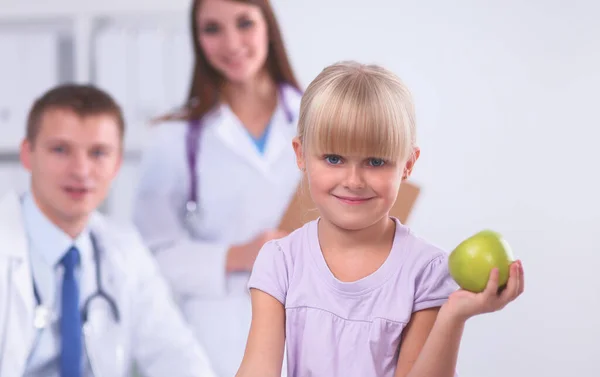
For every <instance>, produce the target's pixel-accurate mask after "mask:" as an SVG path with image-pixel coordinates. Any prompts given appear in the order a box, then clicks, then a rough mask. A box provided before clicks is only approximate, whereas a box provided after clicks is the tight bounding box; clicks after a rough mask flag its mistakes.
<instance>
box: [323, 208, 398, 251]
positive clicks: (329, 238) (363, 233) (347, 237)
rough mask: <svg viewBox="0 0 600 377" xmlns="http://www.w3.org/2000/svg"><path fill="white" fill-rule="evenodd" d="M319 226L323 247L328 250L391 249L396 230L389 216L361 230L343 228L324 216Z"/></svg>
mask: <svg viewBox="0 0 600 377" xmlns="http://www.w3.org/2000/svg"><path fill="white" fill-rule="evenodd" d="M318 226H319V243H320V245H321V249H322V250H323V251H328V252H337V251H342V252H343V251H352V250H356V251H358V250H365V249H367V250H374V249H379V247H383V248H385V249H389V247H391V244H392V242H393V240H394V233H395V231H396V224H395V222H394V220H392V219H391V218H389V217H388V216H385V217H383V218H382V219H381V220H379V221H377V222H376V223H375V224H373V225H371V226H369V227H367V228H364V229H360V230H348V229H343V228H341V227H339V226H337V225H335V224H333V223H332V222H330V221H328V220H326V219H324V218H321V220H320V221H319V225H318Z"/></svg>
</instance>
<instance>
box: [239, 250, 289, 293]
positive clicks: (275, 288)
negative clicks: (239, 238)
mask: <svg viewBox="0 0 600 377" xmlns="http://www.w3.org/2000/svg"><path fill="white" fill-rule="evenodd" d="M288 285H289V266H288V263H286V258H285V254H284V251H283V248H282V247H281V245H280V243H279V242H278V241H277V240H273V241H269V242H267V243H265V244H264V246H263V247H262V248H261V250H260V251H259V253H258V255H257V257H256V261H255V262H254V266H253V268H252V274H251V276H250V280H249V281H248V289H252V288H254V289H259V290H261V291H263V292H265V293H267V294H269V295H271V296H273V297H274V298H275V299H277V301H279V302H281V304H283V305H285V297H286V294H287V290H288Z"/></svg>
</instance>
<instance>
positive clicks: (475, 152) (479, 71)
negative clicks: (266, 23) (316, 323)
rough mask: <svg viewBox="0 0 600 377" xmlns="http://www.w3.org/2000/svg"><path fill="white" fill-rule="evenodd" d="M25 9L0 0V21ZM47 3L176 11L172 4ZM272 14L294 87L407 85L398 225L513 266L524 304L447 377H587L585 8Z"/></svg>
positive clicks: (591, 243) (596, 326) (318, 2)
mask: <svg viewBox="0 0 600 377" xmlns="http://www.w3.org/2000/svg"><path fill="white" fill-rule="evenodd" d="M29 2H31V3H33V1H32V0H29ZM17 3H19V4H20V5H19V6H18V9H19V10H14V9H17V8H15V7H14V4H17ZM26 3H27V1H25V0H21V1H18V2H17V0H13V1H8V2H7V0H0V14H2V12H6V13H10V12H11V11H10V10H8V11H7V9H10V7H8V5H9V4H12V6H13V8H12V9H13V10H12V12H13V13H19V12H22V11H23V9H24V7H26V5H24V4H26ZM39 3H41V2H39ZM56 3H61V2H59V1H54V2H53V4H56ZM62 3H64V4H69V6H70V7H74V8H75V9H80V10H84V11H85V10H89V9H91V8H93V7H96V8H101V9H102V10H111V9H121V10H123V9H125V8H130V9H134V8H135V7H138V6H139V7H141V8H143V9H146V10H152V9H156V8H161V7H164V8H169V9H171V8H172V9H180V10H182V11H185V10H186V9H187V1H181V0H178V1H174V0H163V1H159V0H153V1H150V2H148V1H147V0H137V1H136V2H134V1H133V0H130V1H129V2H126V1H125V0H123V2H122V3H121V5H116V4H118V3H117V2H116V1H112V0H111V1H105V2H103V3H102V4H96V3H97V2H92V1H89V2H84V1H81V0H79V1H77V0H71V1H67V0H62ZM273 3H274V6H275V7H276V10H277V13H278V15H279V17H280V23H281V26H282V29H283V31H284V34H285V37H286V41H287V45H288V48H289V51H290V54H291V57H292V61H293V64H294V66H295V68H296V71H297V73H298V76H299V77H300V79H301V81H302V83H303V84H304V85H306V84H308V82H309V81H310V80H311V79H312V78H313V77H314V76H315V75H316V74H317V73H318V72H319V71H320V70H321V69H322V68H323V67H324V66H325V65H326V64H329V63H332V62H334V61H337V60H342V59H357V60H360V61H362V62H373V63H380V64H384V65H385V66H387V67H389V68H391V69H393V70H394V71H395V72H397V73H398V74H399V75H400V76H401V77H403V78H404V80H405V81H406V82H407V83H408V84H409V85H410V86H411V88H412V89H413V92H414V94H415V98H416V101H417V107H418V121H419V124H418V126H419V133H420V134H419V138H420V144H421V147H422V157H421V159H420V161H419V163H418V165H417V167H416V170H415V175H414V179H415V181H416V182H418V183H419V184H420V185H422V187H423V190H424V192H423V195H422V197H421V198H420V201H419V203H418V206H417V208H416V212H415V214H414V216H413V217H412V218H411V225H412V226H413V227H414V228H415V229H416V230H417V231H418V232H419V233H421V234H422V235H424V236H426V237H428V238H429V239H431V240H433V241H435V242H437V243H439V244H440V245H442V246H444V247H446V248H449V249H451V248H452V247H453V246H455V245H456V244H457V243H458V242H460V241H461V240H462V239H463V238H465V237H467V236H469V235H471V234H472V233H474V232H476V231H478V230H480V229H482V228H493V229H495V230H498V231H500V232H502V233H503V234H504V235H505V236H506V237H507V239H508V240H509V242H510V243H511V244H512V246H513V248H514V251H515V254H516V255H517V257H519V258H521V259H522V260H523V263H524V266H525V271H526V278H527V289H526V293H525V294H524V296H523V297H522V298H521V299H520V300H519V301H518V302H516V303H514V304H512V305H511V306H509V307H508V308H506V309H505V310H504V311H502V312H500V313H496V314H494V315H488V316H485V317H480V318H476V319H474V320H472V321H471V322H470V323H469V326H468V328H467V330H466V334H465V338H464V342H463V346H462V351H461V355H460V361H459V366H460V370H461V375H462V376H465V377H480V376H485V377H501V376H502V377H504V376H513V377H533V376H536V377H537V376H545V377H565V376H577V377H597V376H600V367H599V366H598V364H597V362H596V360H595V359H594V357H596V358H597V355H598V352H599V351H600V340H599V339H600V315H598V312H599V311H600V293H599V290H598V288H599V287H600V283H599V282H598V280H597V276H598V273H597V269H598V267H597V266H600V246H599V243H598V242H597V238H596V237H597V234H598V229H600V201H599V200H598V198H597V195H598V193H599V192H600V178H599V177H598V173H595V172H597V167H596V164H597V162H599V161H600V150H597V149H595V146H596V144H597V140H600V127H599V126H600V115H598V111H597V109H598V102H600V96H599V95H598V88H599V87H600V46H599V45H598V43H599V42H598V36H600V22H598V19H597V15H598V14H599V12H600V5H599V4H598V3H597V2H595V1H593V0H588V1H577V0H571V1H568V2H567V1H562V2H559V1H542V0H529V1H516V0H506V1H503V2H486V1H474V0H473V1H466V0H460V1H452V2H450V1H443V0H437V1H431V2H427V3H424V2H419V3H417V2H416V1H415V2H410V1H402V2H401V1H397V0H371V1H368V2H364V1H357V0H345V1H342V0H302V1H290V0H277V1H273ZM84 4H85V5H84ZM46 7H49V6H46ZM52 8H54V9H56V8H59V7H57V6H54V5H53V6H52ZM44 11H45V10H44V9H43V8H42V9H41V10H40V8H38V10H37V11H36V12H37V13H43V12H44ZM122 182H125V183H121V185H122V187H124V186H127V185H128V182H129V183H131V184H133V182H131V181H130V179H124V181H122ZM123 185H124V186H123ZM129 186H130V185H129ZM126 189H127V187H125V188H122V189H121V190H126ZM123 192H125V191H123ZM120 200H121V202H122V203H126V202H127V200H128V199H127V195H122V196H121V197H120Z"/></svg>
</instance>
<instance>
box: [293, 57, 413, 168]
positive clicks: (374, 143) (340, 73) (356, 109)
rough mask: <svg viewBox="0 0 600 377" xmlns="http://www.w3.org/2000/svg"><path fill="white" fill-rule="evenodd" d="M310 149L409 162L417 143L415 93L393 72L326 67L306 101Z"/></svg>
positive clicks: (301, 126) (303, 136)
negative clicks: (413, 98) (413, 94)
mask: <svg viewBox="0 0 600 377" xmlns="http://www.w3.org/2000/svg"><path fill="white" fill-rule="evenodd" d="M298 138H299V139H300V141H301V143H302V146H303V149H304V151H305V153H306V152H313V153H318V154H339V155H346V156H357V155H358V156H368V157H372V158H381V159H384V160H388V161H394V162H406V161H407V160H408V159H409V158H411V156H412V153H413V151H414V148H415V147H416V127H415V110H414V104H413V100H412V95H411V93H410V91H409V90H408V88H407V87H406V86H405V85H404V83H403V82H402V81H401V80H400V78H398V76H396V75H395V74H394V73H392V72H391V71H389V70H387V69H385V68H382V67H380V66H377V65H366V64H359V63H357V62H354V61H349V62H339V63H336V64H333V65H331V66H329V67H326V68H325V69H324V70H323V71H321V73H320V74H319V75H318V76H317V77H316V78H315V79H314V80H313V81H312V82H311V83H310V85H309V86H308V88H307V89H306V92H305V93H304V96H303V97H302V102H301V105H300V118H299V120H298Z"/></svg>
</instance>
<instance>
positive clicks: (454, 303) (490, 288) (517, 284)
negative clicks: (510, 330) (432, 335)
mask: <svg viewBox="0 0 600 377" xmlns="http://www.w3.org/2000/svg"><path fill="white" fill-rule="evenodd" d="M524 290H525V278H524V272H523V265H522V264H521V261H516V262H513V263H512V264H511V266H510V272H509V278H508V282H507V284H506V286H505V287H503V289H502V290H501V291H500V292H499V291H498V269H496V268H495V269H493V270H492V272H491V274H490V277H489V280H488V283H487V286H486V288H485V290H484V291H483V292H481V293H473V292H469V291H466V290H462V289H460V290H458V291H456V292H454V293H452V294H451V295H450V297H449V298H448V301H447V302H446V303H445V304H444V305H443V307H442V309H441V312H444V314H445V315H449V316H450V317H452V319H454V320H458V321H459V322H464V321H466V320H467V319H469V318H471V317H473V316H476V315H479V314H485V313H491V312H496V311H499V310H502V309H503V308H504V307H505V306H506V305H508V304H509V303H510V302H512V301H514V300H515V299H517V298H518V297H519V296H520V295H521V294H522V293H523V291H524Z"/></svg>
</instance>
